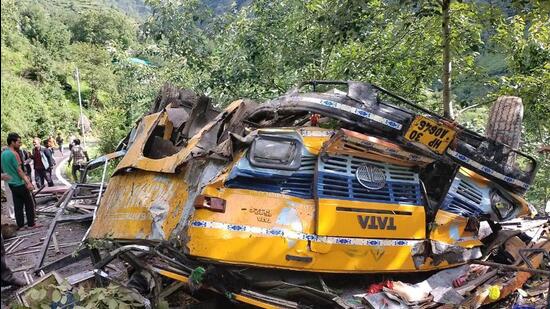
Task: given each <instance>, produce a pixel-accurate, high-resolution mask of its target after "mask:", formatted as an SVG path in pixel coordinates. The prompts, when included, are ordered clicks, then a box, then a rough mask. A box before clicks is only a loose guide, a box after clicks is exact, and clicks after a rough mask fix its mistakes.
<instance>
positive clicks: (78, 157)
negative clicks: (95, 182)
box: [67, 138, 90, 182]
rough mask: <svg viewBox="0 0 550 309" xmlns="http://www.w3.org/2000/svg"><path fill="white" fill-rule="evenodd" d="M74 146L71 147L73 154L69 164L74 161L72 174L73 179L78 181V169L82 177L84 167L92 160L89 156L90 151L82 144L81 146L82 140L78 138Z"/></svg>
mask: <svg viewBox="0 0 550 309" xmlns="http://www.w3.org/2000/svg"><path fill="white" fill-rule="evenodd" d="M73 143H74V146H73V147H72V149H71V155H70V157H69V162H68V163H67V164H69V165H70V164H71V162H73V167H72V174H73V179H74V181H75V182H78V178H77V177H76V172H77V171H78V172H79V174H80V176H81V177H82V169H83V168H84V166H85V165H86V162H87V161H90V158H89V157H88V153H87V152H86V150H84V148H82V146H80V140H79V139H78V138H77V139H75V140H74V141H73Z"/></svg>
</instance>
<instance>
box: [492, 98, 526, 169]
mask: <svg viewBox="0 0 550 309" xmlns="http://www.w3.org/2000/svg"><path fill="white" fill-rule="evenodd" d="M522 121H523V102H522V101H521V98H519V97H512V96H502V97H499V98H498V99H497V101H496V102H495V104H493V106H492V107H491V112H490V113H489V119H487V127H486V129H485V136H487V137H488V138H490V139H493V140H495V141H497V142H501V143H503V144H506V145H508V146H510V147H511V148H512V149H518V148H519V145H520V143H521V124H522ZM515 162H516V154H515V153H513V152H512V153H509V154H508V158H507V159H506V160H503V161H502V162H501V164H502V166H503V167H504V170H505V171H506V172H507V173H510V172H513V170H514V169H515V168H516V165H515Z"/></svg>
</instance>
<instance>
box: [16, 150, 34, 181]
mask: <svg viewBox="0 0 550 309" xmlns="http://www.w3.org/2000/svg"><path fill="white" fill-rule="evenodd" d="M19 158H21V161H22V162H23V171H24V172H25V174H27V177H29V179H32V176H31V175H32V169H31V162H32V157H31V153H30V152H28V151H27V150H25V149H23V148H19Z"/></svg>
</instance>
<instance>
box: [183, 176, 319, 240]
mask: <svg viewBox="0 0 550 309" xmlns="http://www.w3.org/2000/svg"><path fill="white" fill-rule="evenodd" d="M203 194H205V195H207V196H212V197H218V198H221V199H224V200H225V201H226V210H225V213H220V212H213V211H209V210H206V209H197V210H196V211H195V214H194V215H193V220H205V221H215V222H222V223H230V224H242V225H251V226H257V227H262V228H273V227H279V228H286V229H291V230H294V231H296V232H302V233H313V232H314V230H313V229H314V226H313V216H314V209H315V202H314V201H313V200H307V199H301V198H297V197H293V196H286V195H283V194H278V193H270V192H261V191H253V190H244V189H228V188H225V189H221V190H218V188H215V187H213V186H207V187H205V189H204V190H203ZM285 209H286V210H285ZM290 209H292V212H295V213H296V214H297V215H298V217H299V219H300V220H299V221H298V222H289V223H284V222H283V221H280V220H279V221H278V218H279V217H280V216H281V214H282V212H283V211H287V212H288V211H290Z"/></svg>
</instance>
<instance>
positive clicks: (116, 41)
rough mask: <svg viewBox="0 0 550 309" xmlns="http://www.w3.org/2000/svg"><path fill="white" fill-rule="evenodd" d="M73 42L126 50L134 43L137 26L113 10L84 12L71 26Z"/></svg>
mask: <svg viewBox="0 0 550 309" xmlns="http://www.w3.org/2000/svg"><path fill="white" fill-rule="evenodd" d="M71 30H72V33H73V35H74V40H76V41H80V42H87V43H92V44H99V45H108V44H109V45H115V46H120V47H122V48H128V47H130V46H132V45H133V44H134V43H135V40H136V35H137V25H136V24H135V22H134V21H132V20H131V19H130V18H128V17H126V16H125V15H124V14H122V13H121V12H119V11H116V10H113V9H101V10H98V9H90V10H86V11H85V12H84V13H83V14H81V15H80V16H79V18H78V19H77V20H76V21H75V22H74V24H73V25H72V29H71Z"/></svg>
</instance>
